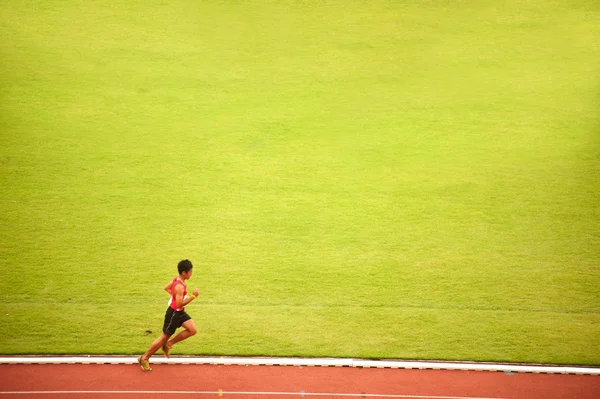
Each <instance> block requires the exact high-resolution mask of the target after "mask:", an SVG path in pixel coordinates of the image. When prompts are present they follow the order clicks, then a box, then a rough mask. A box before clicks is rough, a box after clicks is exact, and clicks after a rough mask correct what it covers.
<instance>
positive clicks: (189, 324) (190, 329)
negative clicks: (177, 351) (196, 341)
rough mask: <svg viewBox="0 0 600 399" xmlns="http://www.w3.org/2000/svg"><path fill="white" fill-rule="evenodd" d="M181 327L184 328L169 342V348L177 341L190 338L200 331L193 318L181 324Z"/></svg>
mask: <svg viewBox="0 0 600 399" xmlns="http://www.w3.org/2000/svg"><path fill="white" fill-rule="evenodd" d="M181 327H183V330H182V331H180V332H179V334H177V335H176V336H174V337H173V338H171V339H170V340H169V341H168V342H167V346H168V348H169V349H170V348H171V347H173V345H175V344H176V343H177V342H181V341H183V340H184V339H188V338H189V337H191V336H192V335H195V334H196V333H197V332H198V329H197V328H196V323H194V320H192V319H190V320H188V321H186V322H184V323H183V324H182V325H181Z"/></svg>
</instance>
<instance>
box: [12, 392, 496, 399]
mask: <svg viewBox="0 0 600 399" xmlns="http://www.w3.org/2000/svg"><path fill="white" fill-rule="evenodd" d="M67 394H71V395H85V394H88V395H98V394H102V395H109V394H112V395H135V394H137V395H139V394H142V395H160V394H169V395H195V396H196V395H197V396H199V395H210V396H214V395H218V396H224V395H227V396H229V395H238V396H243V395H248V396H250V395H262V396H299V397H301V398H303V397H307V396H329V397H330V396H334V397H353V398H354V397H358V398H393V399H503V398H498V397H493V398H492V397H476V396H435V395H402V394H374V393H371V394H369V393H327V392H304V391H300V392H228V391H4V392H2V391H0V396H1V395H67Z"/></svg>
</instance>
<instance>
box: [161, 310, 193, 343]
mask: <svg viewBox="0 0 600 399" xmlns="http://www.w3.org/2000/svg"><path fill="white" fill-rule="evenodd" d="M191 319H192V318H191V317H190V315H189V314H187V313H185V311H184V310H179V311H177V310H173V308H172V307H170V306H169V307H168V308H167V312H166V313H165V323H164V324H163V332H164V333H165V335H168V336H169V337H170V336H171V335H173V334H175V330H177V329H178V328H179V327H181V325H182V324H183V323H185V322H186V321H188V320H191Z"/></svg>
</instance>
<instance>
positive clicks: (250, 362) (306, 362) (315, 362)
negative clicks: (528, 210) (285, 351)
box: [0, 355, 600, 375]
mask: <svg viewBox="0 0 600 399" xmlns="http://www.w3.org/2000/svg"><path fill="white" fill-rule="evenodd" d="M136 363H137V358H136V357H135V356H131V357H122V356H91V355H90V356H76V357H70V356H5V357H0V364H136ZM152 364H207V365H241V366H297V367H303V366H306V367H311V366H313V367H314V366H321V367H357V368H391V369H418V370H459V371H501V372H505V373H536V374H581V375H600V368H592V367H575V366H541V365H513V364H494V363H451V362H405V361H391V360H357V359H330V358H318V359H314V358H272V357H271V358H258V357H183V356H176V357H171V358H170V359H167V358H164V357H162V356H155V357H153V358H152Z"/></svg>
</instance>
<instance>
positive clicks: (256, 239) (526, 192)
mask: <svg viewBox="0 0 600 399" xmlns="http://www.w3.org/2000/svg"><path fill="white" fill-rule="evenodd" d="M0 10H1V12H0V42H1V43H2V44H1V45H0V49H1V53H0V71H1V74H0V134H1V136H0V137H1V145H0V162H1V169H0V171H1V173H0V188H1V190H0V207H1V209H2V212H1V213H0V227H1V228H0V353H3V354H32V353H53V354H65V353H86V354H88V353H90V354H104V353H108V354H133V353H140V352H142V351H144V350H145V349H146V348H147V347H148V346H149V344H150V343H151V342H152V340H153V339H154V338H155V337H156V336H157V335H158V334H159V333H160V329H161V326H162V317H163V313H164V310H165V308H166V302H167V299H168V298H167V295H166V294H165V293H164V292H163V291H162V288H163V286H164V285H165V284H166V283H167V282H168V281H169V280H170V279H171V278H173V276H174V275H175V274H176V264H177V262H178V261H179V260H180V259H182V258H189V259H191V260H192V261H193V262H194V265H195V274H194V277H193V279H192V280H191V281H190V286H192V287H196V286H197V287H199V288H200V290H201V297H200V299H199V300H198V301H196V302H195V303H193V304H191V305H190V306H189V307H188V309H187V310H188V312H189V313H190V314H191V315H192V316H193V318H194V319H195V321H196V324H197V325H198V326H199V331H200V333H199V334H198V335H197V336H195V337H193V338H192V339H190V340H189V341H186V342H185V343H182V344H181V345H180V346H178V347H176V348H175V350H174V354H198V355H208V354H210V355H273V356H341V357H364V358H403V359H443V360H485V361H511V362H536V363H563V364H596V365H597V364H600V290H599V288H598V287H600V267H599V266H600V263H599V262H600V201H599V199H600V180H599V176H600V174H599V172H600V157H599V155H600V113H599V112H598V110H599V109H600V78H599V77H600V59H599V58H598V51H599V50H600V6H599V5H598V4H597V3H596V2H593V1H587V2H586V1H566V0H565V1H552V2H548V1H541V0H530V1H500V2H498V1H460V2H442V1H424V0H423V1H410V2H409V1H391V0H390V1H385V0H376V1H335V0H330V1H322V2H319V1H291V0H289V1H255V2H252V1H227V2H221V1H204V2H197V1H175V2H167V3H158V2H142V1H128V2H125V4H121V3H118V4H117V3H114V2H107V1H95V2H86V1H74V0H69V1H50V0H48V1H37V2H20V1H5V2H3V3H2V5H0ZM147 330H151V331H152V333H151V334H147Z"/></svg>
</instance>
